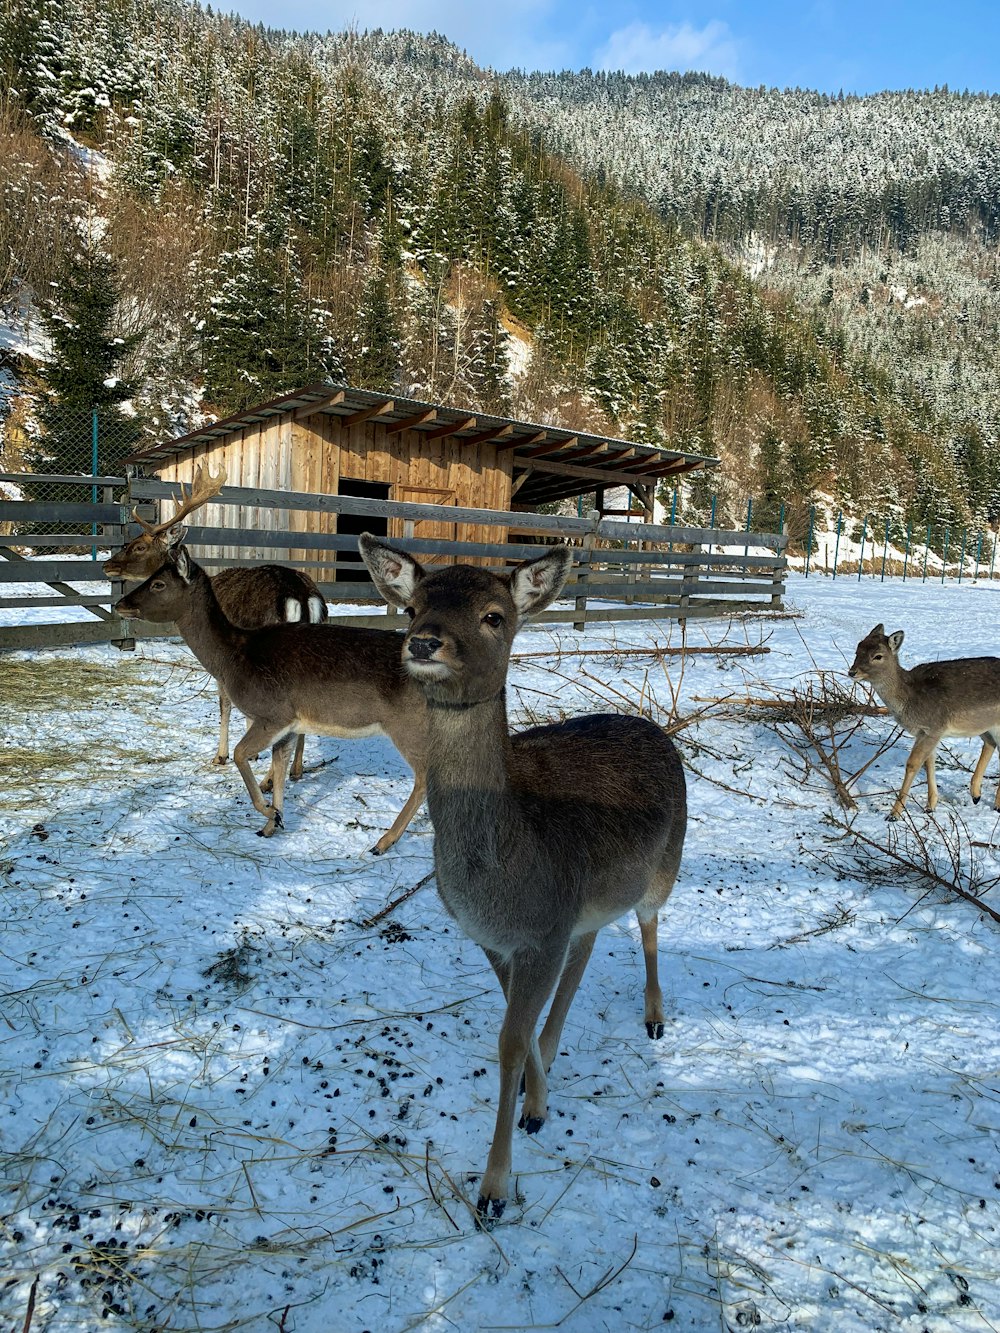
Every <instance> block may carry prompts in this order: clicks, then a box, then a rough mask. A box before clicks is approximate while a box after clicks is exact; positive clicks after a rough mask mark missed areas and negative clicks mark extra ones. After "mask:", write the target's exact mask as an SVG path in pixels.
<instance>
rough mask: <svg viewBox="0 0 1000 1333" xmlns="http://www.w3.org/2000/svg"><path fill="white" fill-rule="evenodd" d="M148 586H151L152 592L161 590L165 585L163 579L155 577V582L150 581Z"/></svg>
mask: <svg viewBox="0 0 1000 1333" xmlns="http://www.w3.org/2000/svg"><path fill="white" fill-rule="evenodd" d="M149 586H150V587H151V588H152V590H153V592H162V591H163V589H164V588H165V587H166V586H167V585H166V583H164V581H163V579H156V580H155V582H153V583H151V584H150V585H149Z"/></svg>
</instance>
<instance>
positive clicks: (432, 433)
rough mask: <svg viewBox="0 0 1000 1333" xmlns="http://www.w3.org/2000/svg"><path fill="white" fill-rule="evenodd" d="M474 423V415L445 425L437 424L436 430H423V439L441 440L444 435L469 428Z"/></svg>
mask: <svg viewBox="0 0 1000 1333" xmlns="http://www.w3.org/2000/svg"><path fill="white" fill-rule="evenodd" d="M475 424H476V418H475V417H466V418H465V419H464V420H463V421H452V422H449V423H448V425H447V426H438V428H437V430H425V431H424V433H423V439H425V440H443V439H444V437H445V436H446V435H457V434H458V432H459V431H460V430H471V428H472V427H473V426H474V425H475Z"/></svg>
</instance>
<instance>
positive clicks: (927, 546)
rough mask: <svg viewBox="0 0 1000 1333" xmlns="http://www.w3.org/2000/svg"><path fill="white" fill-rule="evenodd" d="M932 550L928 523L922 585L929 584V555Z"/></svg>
mask: <svg viewBox="0 0 1000 1333" xmlns="http://www.w3.org/2000/svg"><path fill="white" fill-rule="evenodd" d="M930 549H931V525H930V524H929V523H928V524H927V540H926V541H925V542H924V577H923V578H922V579H921V580H920V582H921V583H926V582H927V553H928V551H929V550H930Z"/></svg>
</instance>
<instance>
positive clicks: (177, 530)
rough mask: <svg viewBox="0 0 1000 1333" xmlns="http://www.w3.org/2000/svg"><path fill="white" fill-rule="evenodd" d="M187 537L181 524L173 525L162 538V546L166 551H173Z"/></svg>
mask: <svg viewBox="0 0 1000 1333" xmlns="http://www.w3.org/2000/svg"><path fill="white" fill-rule="evenodd" d="M186 536H187V527H186V526H185V525H184V524H183V523H175V524H174V526H173V527H172V528H168V529H167V531H166V532H165V533H164V536H163V544H164V545H165V546H166V548H167V550H168V551H173V550H174V549H175V548H176V547H178V546H180V544H181V542H182V541H183V540H184V538H185V537H186Z"/></svg>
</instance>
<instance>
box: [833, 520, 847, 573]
mask: <svg viewBox="0 0 1000 1333" xmlns="http://www.w3.org/2000/svg"><path fill="white" fill-rule="evenodd" d="M843 517H844V511H843V510H842V509H838V510H837V540H836V542H835V543H834V546H833V577H834V578H836V577H837V557H838V556H839V555H840V525H841V522H842V520H843Z"/></svg>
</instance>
